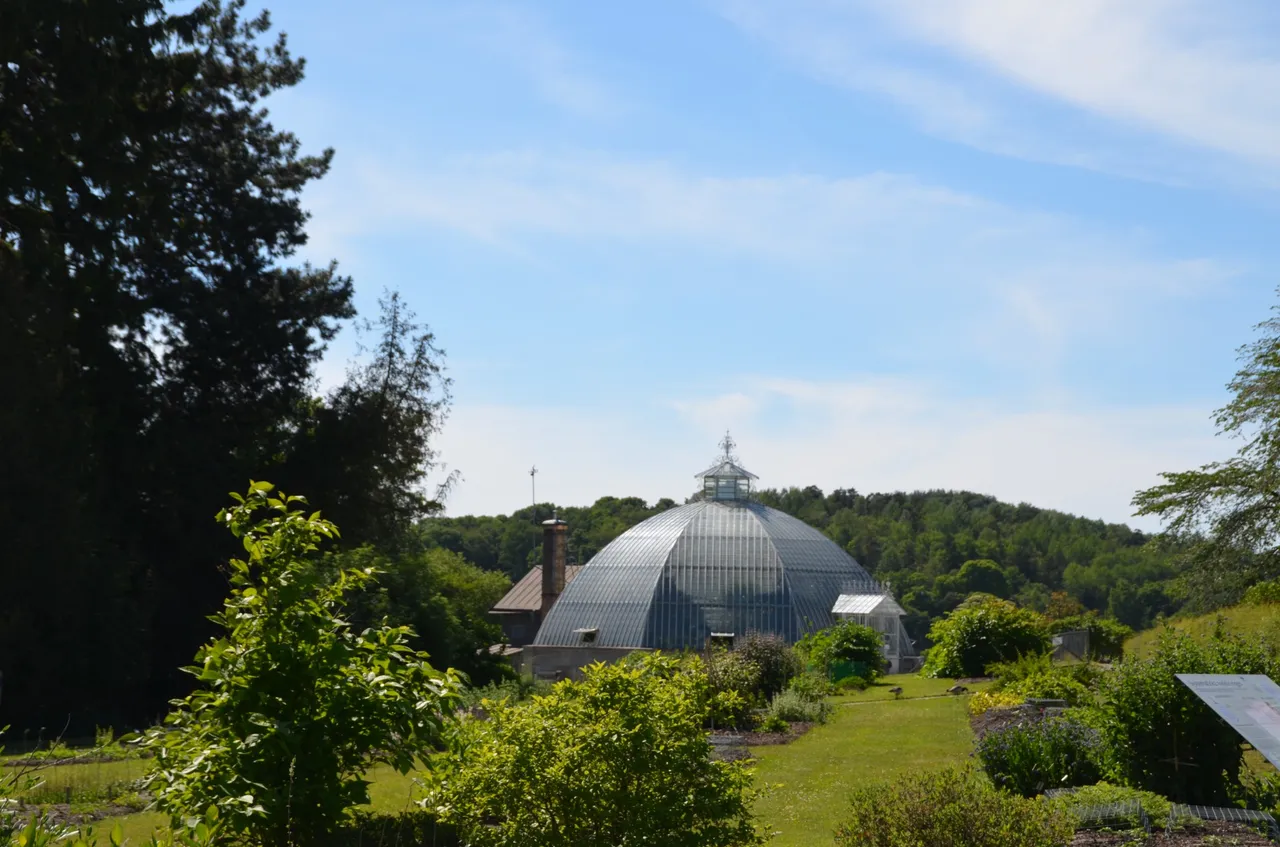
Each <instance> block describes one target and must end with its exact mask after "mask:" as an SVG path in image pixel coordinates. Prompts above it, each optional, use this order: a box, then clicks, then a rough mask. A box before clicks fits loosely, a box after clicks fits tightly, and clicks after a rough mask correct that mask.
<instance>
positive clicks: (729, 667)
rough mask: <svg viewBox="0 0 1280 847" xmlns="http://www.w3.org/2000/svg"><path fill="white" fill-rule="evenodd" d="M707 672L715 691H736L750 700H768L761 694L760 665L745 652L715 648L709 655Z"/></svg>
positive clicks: (761, 701)
mask: <svg viewBox="0 0 1280 847" xmlns="http://www.w3.org/2000/svg"><path fill="white" fill-rule="evenodd" d="M706 672H707V678H708V680H709V681H710V683H711V687H712V689H713V690H715V691H736V692H738V693H739V694H741V695H742V696H743V698H745V699H746V700H747V701H748V702H760V703H764V702H767V700H766V699H765V698H763V697H761V696H760V687H761V686H760V678H761V670H760V666H759V665H757V664H756V663H755V662H754V661H752V660H751V659H750V658H748V657H747V656H746V655H745V654H743V653H739V652H737V651H736V650H727V649H725V648H723V647H715V648H713V649H712V650H711V652H710V654H708V656H707V662H706Z"/></svg>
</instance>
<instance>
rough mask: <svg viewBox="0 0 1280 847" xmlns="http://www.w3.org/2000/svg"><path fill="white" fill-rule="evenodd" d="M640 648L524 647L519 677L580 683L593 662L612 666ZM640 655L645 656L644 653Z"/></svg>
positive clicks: (521, 653) (584, 646) (529, 645)
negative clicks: (521, 674)
mask: <svg viewBox="0 0 1280 847" xmlns="http://www.w3.org/2000/svg"><path fill="white" fill-rule="evenodd" d="M637 650H643V648H640V647H592V646H590V645H586V644H584V645H583V646H581V647H553V646H545V645H535V644H527V645H525V647H524V649H523V650H521V651H520V667H519V668H517V670H519V671H520V672H521V673H523V674H529V675H531V676H533V677H536V678H538V679H550V680H556V679H581V678H582V668H584V667H586V666H587V665H590V664H594V663H595V662H604V663H605V664H609V663H610V662H616V661H618V660H619V659H621V658H622V657H623V656H627V655H630V654H631V653H634V652H636V651H637ZM644 652H648V651H647V650H644Z"/></svg>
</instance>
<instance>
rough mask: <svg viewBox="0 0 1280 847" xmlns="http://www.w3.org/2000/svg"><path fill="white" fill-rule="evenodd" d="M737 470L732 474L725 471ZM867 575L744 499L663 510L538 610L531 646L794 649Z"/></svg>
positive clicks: (813, 536)
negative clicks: (749, 638) (715, 643)
mask: <svg viewBox="0 0 1280 847" xmlns="http://www.w3.org/2000/svg"><path fill="white" fill-rule="evenodd" d="M735 467H736V466H735ZM879 591H880V586H878V585H877V584H876V583H875V581H874V580H873V579H872V578H871V576H870V575H869V574H868V573H867V572H866V571H865V570H863V568H862V566H861V565H859V564H858V563H857V562H856V561H855V560H854V559H853V557H851V556H849V555H848V554H847V553H845V552H844V551H843V550H841V549H840V547H838V546H837V545H836V544H835V542H833V541H831V539H829V538H827V537H826V536H825V535H823V534H822V533H821V532H819V531H818V530H817V529H814V528H813V527H811V526H809V525H808V524H806V523H804V522H803V521H801V520H798V519H796V518H793V517H791V516H790V515H787V514H785V513H783V512H780V511H778V510H776V509H771V508H769V507H767V506H764V505H762V504H760V503H756V502H753V501H750V500H702V501H697V502H693V503H688V504H686V505H684V506H678V507H676V508H674V509H669V510H667V511H665V512H662V513H661V514H658V515H655V516H654V517H652V518H650V519H648V520H646V521H644V522H642V523H640V524H637V525H636V526H634V527H632V528H631V529H629V530H627V531H626V532H624V533H623V534H622V535H620V536H618V538H616V539H614V540H613V542H611V543H610V544H609V545H607V546H606V547H605V548H604V549H603V550H601V551H600V552H599V553H598V554H596V556H595V557H594V558H592V560H591V561H590V562H588V563H587V564H586V565H585V566H584V567H583V569H582V571H581V572H580V573H579V574H578V575H577V578H576V579H575V580H574V581H573V583H572V584H571V585H569V586H568V587H566V588H565V591H564V593H563V594H562V595H561V596H560V599H559V600H558V601H557V602H556V605H555V606H554V607H552V609H551V611H550V612H549V613H548V614H547V617H546V619H545V620H544V622H543V624H542V627H541V628H540V629H539V631H538V635H537V637H536V638H535V639H534V644H535V645H561V646H575V645H578V644H580V643H581V641H582V638H581V635H580V631H581V630H583V629H597V630H598V634H597V636H596V637H595V639H594V644H595V645H596V646H600V647H631V648H649V649H662V650H680V649H702V647H704V646H705V644H706V640H707V638H708V637H710V634H711V633H713V632H733V633H738V634H739V635H742V634H745V633H748V632H762V633H772V634H776V635H779V636H781V637H783V638H785V639H786V640H787V641H790V642H795V641H797V640H799V638H800V637H801V636H802V635H804V634H805V633H807V632H812V631H815V630H817V629H821V628H824V627H827V626H830V625H831V624H832V623H833V621H834V619H833V615H832V612H831V607H832V603H833V602H834V600H835V598H836V597H838V596H839V595H840V594H842V593H877V592H879Z"/></svg>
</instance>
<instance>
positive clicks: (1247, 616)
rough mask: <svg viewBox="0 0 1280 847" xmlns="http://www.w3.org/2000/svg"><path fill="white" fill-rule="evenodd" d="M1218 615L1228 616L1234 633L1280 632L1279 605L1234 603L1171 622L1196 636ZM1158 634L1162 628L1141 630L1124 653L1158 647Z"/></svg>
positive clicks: (1210, 626) (1142, 652) (1137, 653)
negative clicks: (1227, 606)
mask: <svg viewBox="0 0 1280 847" xmlns="http://www.w3.org/2000/svg"><path fill="white" fill-rule="evenodd" d="M1219 616H1221V617H1223V618H1225V619H1226V624H1227V628H1228V629H1230V630H1234V631H1235V632H1239V633H1243V634H1247V635H1270V636H1272V637H1275V636H1278V635H1280V605H1268V606H1231V607H1229V608H1226V609H1219V610H1218V611H1216V612H1211V613H1209V614H1207V615H1201V616H1200V617H1196V618H1181V619H1178V620H1174V621H1170V622H1169V625H1170V626H1172V627H1174V628H1175V629H1179V630H1182V631H1183V632H1188V633H1190V634H1191V635H1193V636H1203V635H1207V634H1209V633H1210V632H1211V631H1212V630H1213V627H1214V625H1215V623H1216V622H1217V619H1218V617H1219ZM1159 636H1160V627H1156V628H1155V629H1148V630H1146V631H1145V632H1139V633H1138V634H1137V635H1134V636H1132V637H1131V638H1129V640H1128V641H1126V642H1125V644H1124V650H1125V653H1128V654H1132V655H1135V656H1142V655H1145V654H1146V653H1148V652H1149V651H1150V650H1151V649H1152V647H1154V646H1155V643H1156V639H1157V638H1158V637H1159Z"/></svg>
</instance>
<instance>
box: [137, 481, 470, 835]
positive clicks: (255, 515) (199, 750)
mask: <svg viewBox="0 0 1280 847" xmlns="http://www.w3.org/2000/svg"><path fill="white" fill-rule="evenodd" d="M271 492H272V486H271V485H270V484H269V483H264V482H255V483H253V484H252V485H251V486H250V488H249V492H248V495H247V496H244V497H241V496H239V495H233V496H234V497H235V499H236V501H237V505H235V506H233V507H232V508H230V509H225V510H223V511H222V512H220V513H219V514H218V521H219V522H220V523H222V524H224V525H225V526H226V527H227V528H228V529H229V530H230V531H231V532H232V533H233V534H234V535H235V536H236V537H237V538H240V539H241V540H242V542H243V546H244V549H245V551H246V553H247V554H248V556H247V559H246V560H238V559H235V560H232V561H231V563H230V582H231V594H230V596H229V597H228V598H227V600H226V601H225V604H224V606H223V609H222V611H221V612H220V613H218V614H216V615H214V616H213V617H212V620H213V621H214V623H215V624H217V625H218V626H219V627H220V628H221V629H222V631H223V632H222V634H221V636H220V637H218V638H217V639H216V640H214V641H211V642H210V643H208V644H206V645H205V646H203V647H201V648H200V650H199V652H198V653H197V654H196V666H195V667H192V668H188V669H187V670H188V672H189V673H191V674H192V675H193V676H194V677H195V678H196V682H197V686H198V687H197V689H196V690H195V692H194V693H192V694H191V695H190V696H188V697H187V698H186V699H184V700H180V701H175V706H176V708H175V709H174V711H173V712H171V713H170V714H169V716H168V717H167V718H166V720H165V726H164V727H162V728H158V729H153V730H151V731H149V732H148V733H146V735H145V736H144V738H143V745H144V746H145V747H146V748H148V749H150V750H151V751H152V752H154V753H155V760H154V761H155V770H153V771H152V772H151V773H150V774H149V775H148V776H147V777H146V779H145V783H144V784H145V785H146V787H147V788H149V789H150V791H151V792H152V793H153V794H154V796H155V800H156V805H157V806H158V807H159V808H160V809H161V810H162V811H165V812H168V813H169V814H170V815H171V816H172V817H173V818H174V820H175V822H176V821H178V820H180V819H187V818H192V817H198V816H199V815H200V814H201V813H202V812H203V811H204V810H206V809H208V808H210V807H215V808H217V809H219V810H221V812H222V813H223V814H222V815H221V819H220V821H221V825H222V826H224V827H225V828H226V829H227V830H228V832H229V833H231V834H234V835H237V836H239V837H240V838H241V839H243V840H245V841H248V842H253V843H261V844H267V845H283V844H294V843H311V842H313V841H315V840H317V839H319V838H321V837H323V836H324V835H326V834H327V833H329V832H331V831H333V830H334V829H335V828H336V826H337V825H338V824H339V823H340V822H341V821H342V820H343V819H344V817H345V815H346V813H347V811H348V810H349V809H351V808H352V807H354V806H358V805H361V804H364V803H367V802H368V800H369V793H368V783H367V782H366V781H365V779H364V774H365V772H366V771H367V770H368V768H369V766H370V765H371V764H372V763H378V762H382V763H386V764H389V765H391V766H393V767H394V768H395V769H396V770H398V771H400V772H401V773H407V772H408V771H410V770H411V769H412V768H414V767H415V766H416V765H419V764H425V763H426V761H427V755H428V754H429V753H430V752H431V751H432V750H433V749H434V748H435V747H436V746H437V745H439V744H440V743H441V739H442V730H443V728H444V725H445V722H446V721H447V720H448V719H449V716H451V715H452V714H453V712H454V710H455V709H456V708H457V707H458V705H459V704H460V700H459V697H458V694H457V692H458V689H459V687H460V686H459V682H458V680H457V678H456V677H455V676H454V675H453V674H452V672H450V673H448V674H440V673H437V672H436V671H435V670H433V669H432V668H431V666H430V665H428V664H427V662H426V656H425V654H420V653H416V652H414V651H413V650H411V649H410V648H409V647H408V645H407V641H408V639H409V636H410V632H409V630H408V629H407V628H406V627H389V626H379V627H373V628H369V629H366V630H364V631H363V632H356V631H353V629H352V628H351V627H350V625H349V624H348V623H347V621H346V620H345V619H344V618H343V600H344V597H345V595H346V594H347V593H348V592H351V591H355V590H358V589H359V588H361V587H362V586H364V585H366V584H367V583H368V582H369V581H370V580H371V579H372V578H373V574H372V572H370V571H369V570H342V571H339V572H338V573H337V574H336V576H335V577H334V578H333V579H328V578H326V577H325V575H323V574H322V573H320V572H319V571H318V570H317V569H316V568H314V567H313V566H312V565H311V562H310V560H311V559H313V557H315V556H316V554H317V551H318V550H319V547H320V545H321V543H322V542H323V541H325V540H327V539H330V538H333V537H334V536H336V535H337V529H336V528H335V527H334V526H333V525H332V524H330V523H329V522H328V521H325V520H322V519H320V517H319V513H314V514H312V515H311V516H310V517H307V516H306V515H305V514H304V513H303V512H301V511H299V510H297V509H296V508H295V507H296V506H298V505H300V504H302V503H303V502H304V501H303V500H302V498H300V497H286V496H284V495H283V494H281V495H279V496H273V495H272V493H271ZM260 512H266V514H267V516H266V517H262V516H261V515H260V514H259V513H260Z"/></svg>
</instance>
